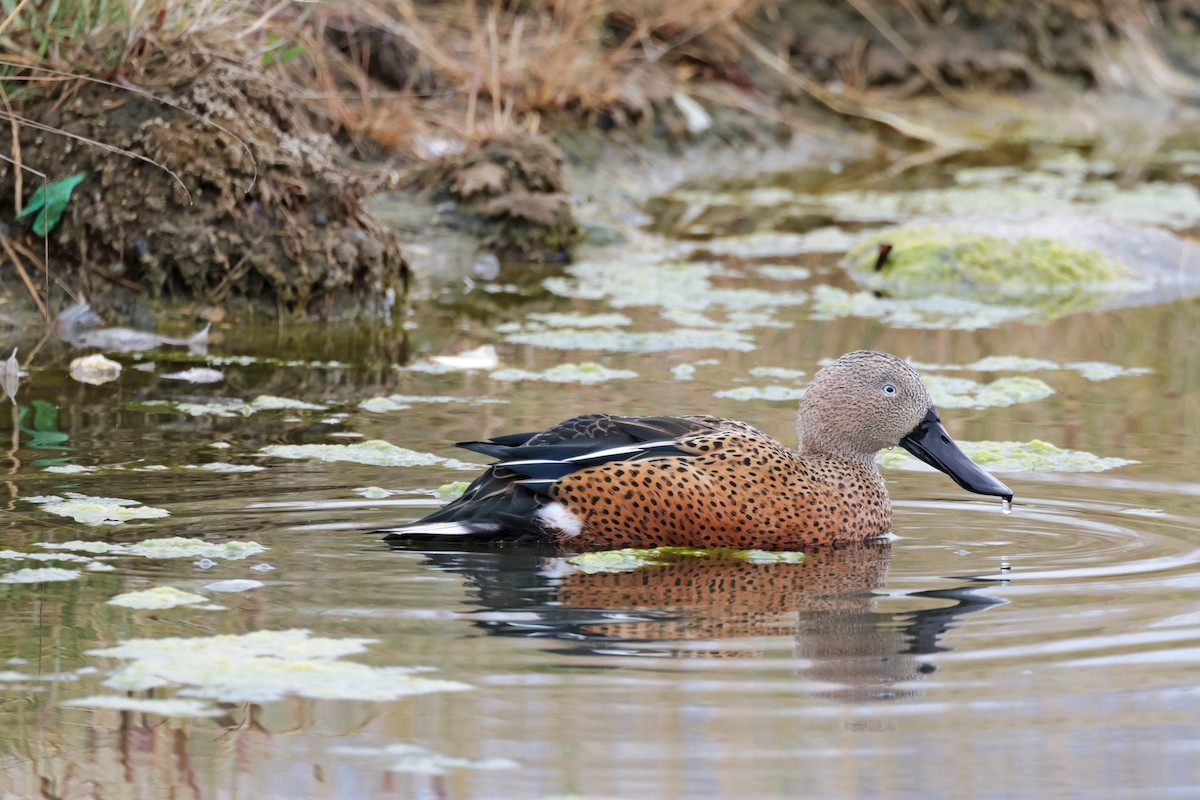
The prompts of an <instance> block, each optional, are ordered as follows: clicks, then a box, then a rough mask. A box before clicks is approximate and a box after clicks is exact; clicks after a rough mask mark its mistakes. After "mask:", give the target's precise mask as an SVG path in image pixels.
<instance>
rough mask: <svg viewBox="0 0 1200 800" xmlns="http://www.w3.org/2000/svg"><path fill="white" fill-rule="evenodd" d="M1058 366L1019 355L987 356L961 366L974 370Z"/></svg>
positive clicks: (1000, 370)
mask: <svg viewBox="0 0 1200 800" xmlns="http://www.w3.org/2000/svg"><path fill="white" fill-rule="evenodd" d="M1058 368H1059V366H1058V364H1056V363H1054V362H1053V361H1046V360H1045V359H1041V358H1022V357H1021V356H987V357H986V358H981V359H979V360H978V361H976V362H974V363H972V364H967V365H966V366H964V367H963V369H969V370H974V371H975V372H1034V371H1036V370H1043V369H1046V370H1049V369H1058Z"/></svg>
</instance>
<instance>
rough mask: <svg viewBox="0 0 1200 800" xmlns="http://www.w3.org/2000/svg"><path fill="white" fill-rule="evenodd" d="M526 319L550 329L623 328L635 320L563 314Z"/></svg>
mask: <svg viewBox="0 0 1200 800" xmlns="http://www.w3.org/2000/svg"><path fill="white" fill-rule="evenodd" d="M526 319H530V320H533V321H534V322H540V323H541V324H542V325H545V326H546V327H548V328H623V327H625V326H626V325H632V324H633V320H631V319H630V318H629V317H627V316H625V315H624V314H617V313H615V312H614V313H612V314H563V313H559V312H551V313H546V314H530V315H529V316H528V317H526Z"/></svg>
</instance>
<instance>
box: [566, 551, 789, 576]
mask: <svg viewBox="0 0 1200 800" xmlns="http://www.w3.org/2000/svg"><path fill="white" fill-rule="evenodd" d="M804 557H805V556H804V554H803V553H798V552H789V551H780V552H770V551H767V550H721V549H708V550H706V549H701V548H695V547H653V548H639V547H625V548H621V549H620V550H598V551H594V552H589V553H580V554H578V555H574V556H570V557H569V558H566V559H564V561H565V562H566V563H567V564H568V565H570V566H571V567H573V568H575V569H576V570H578V571H580V572H583V573H586V574H588V575H594V574H596V573H599V572H633V571H634V570H639V569H642V568H645V567H660V566H663V565H665V564H669V563H670V562H671V561H674V560H678V559H680V558H716V559H721V558H727V559H734V560H739V561H747V562H749V563H751V564H798V563H800V562H801V561H803V560H804Z"/></svg>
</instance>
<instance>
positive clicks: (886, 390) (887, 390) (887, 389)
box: [883, 383, 896, 394]
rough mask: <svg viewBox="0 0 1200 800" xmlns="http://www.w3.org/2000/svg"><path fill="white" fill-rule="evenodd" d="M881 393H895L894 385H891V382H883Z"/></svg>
mask: <svg viewBox="0 0 1200 800" xmlns="http://www.w3.org/2000/svg"><path fill="white" fill-rule="evenodd" d="M883 393H884V394H895V393H896V387H895V386H893V385H892V384H890V383H885V384H884V385H883Z"/></svg>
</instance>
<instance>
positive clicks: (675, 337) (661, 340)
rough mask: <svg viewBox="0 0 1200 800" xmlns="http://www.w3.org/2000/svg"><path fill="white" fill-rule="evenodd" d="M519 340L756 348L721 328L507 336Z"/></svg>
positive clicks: (559, 344)
mask: <svg viewBox="0 0 1200 800" xmlns="http://www.w3.org/2000/svg"><path fill="white" fill-rule="evenodd" d="M505 338H506V339H507V340H508V341H510V342H514V343H516V344H530V345H534V346H535V347H549V348H555V349H558V350H600V351H606V352H614V353H658V352H663V351H667V350H687V349H692V350H741V351H743V352H749V351H751V350H753V349H754V340H753V339H751V338H750V337H748V336H746V335H745V334H744V333H741V332H739V331H735V330H725V329H719V328H676V329H675V330H670V331H611V330H605V329H601V328H557V329H554V330H548V331H522V332H520V333H514V334H510V335H508V336H506V337H505Z"/></svg>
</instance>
